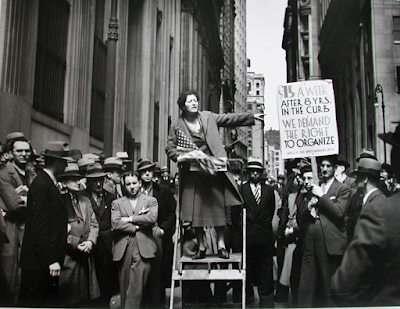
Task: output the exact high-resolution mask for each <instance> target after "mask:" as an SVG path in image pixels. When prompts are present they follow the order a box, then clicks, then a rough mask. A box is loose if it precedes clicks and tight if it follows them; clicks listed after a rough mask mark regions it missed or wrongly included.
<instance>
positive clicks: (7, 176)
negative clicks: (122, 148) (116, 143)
mask: <svg viewBox="0 0 400 309" xmlns="http://www.w3.org/2000/svg"><path fill="white" fill-rule="evenodd" d="M0 160H1V163H0V165H1V166H0V211H1V215H0V305H1V306H16V305H17V306H24V307H25V306H26V307H43V306H45V307H102V308H108V307H110V306H111V307H115V308H117V307H125V308H141V307H143V306H147V307H149V308H161V307H163V306H165V305H166V304H165V298H166V297H165V288H166V287H168V286H170V282H171V270H172V254H173V243H172V236H173V234H174V231H175V222H176V213H175V212H176V200H175V198H174V192H173V189H174V181H173V179H172V177H171V176H170V175H169V169H168V168H167V167H166V166H164V167H162V168H160V167H159V166H158V164H157V163H156V162H150V161H149V160H148V159H146V158H142V159H140V160H139V161H138V162H137V171H136V172H132V171H131V168H130V166H132V161H131V160H129V159H128V155H127V153H123V152H121V153H117V154H116V156H115V157H109V158H102V157H101V156H99V155H96V154H92V153H90V154H82V153H81V151H79V150H76V149H75V150H70V149H69V147H68V144H67V143H64V142H56V141H55V142H49V143H48V145H47V147H46V149H45V151H43V152H42V153H41V154H40V155H38V154H36V153H35V151H34V150H33V149H32V146H31V145H30V143H29V141H28V140H27V138H26V137H25V136H24V134H23V133H21V132H13V133H10V134H8V135H7V137H6V141H5V144H3V145H1V149H0Z"/></svg>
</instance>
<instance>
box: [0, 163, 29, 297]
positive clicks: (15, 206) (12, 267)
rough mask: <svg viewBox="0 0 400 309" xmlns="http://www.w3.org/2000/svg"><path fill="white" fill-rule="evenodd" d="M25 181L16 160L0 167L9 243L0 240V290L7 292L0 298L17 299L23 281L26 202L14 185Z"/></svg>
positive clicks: (0, 183) (0, 196) (3, 207)
mask: <svg viewBox="0 0 400 309" xmlns="http://www.w3.org/2000/svg"><path fill="white" fill-rule="evenodd" d="M28 177H29V176H28ZM30 181H31V179H29V182H30ZM22 185H23V183H22V181H21V179H20V177H19V175H18V172H17V170H16V169H15V167H14V165H13V164H11V163H8V164H5V165H4V166H3V167H2V168H1V169H0V198H1V199H2V201H3V203H1V204H0V208H1V211H2V212H3V213H4V221H5V230H6V234H7V237H8V240H9V242H8V243H4V244H0V290H1V291H2V292H0V293H3V292H4V295H2V297H0V298H1V299H2V300H3V301H8V302H11V303H16V302H17V300H18V295H19V288H20V283H21V269H20V267H19V261H20V255H21V245H22V238H23V236H24V231H25V210H26V204H25V203H24V202H23V201H22V199H21V197H20V196H19V195H18V194H17V193H16V192H15V189H16V188H17V187H19V186H22Z"/></svg>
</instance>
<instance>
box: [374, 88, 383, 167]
mask: <svg viewBox="0 0 400 309" xmlns="http://www.w3.org/2000/svg"><path fill="white" fill-rule="evenodd" d="M378 93H380V94H381V98H382V103H381V108H382V119H383V134H385V133H386V121H385V101H384V99H383V87H382V86H381V85H380V84H378V85H376V87H375V107H379V101H378ZM383 151H384V155H385V163H386V142H383Z"/></svg>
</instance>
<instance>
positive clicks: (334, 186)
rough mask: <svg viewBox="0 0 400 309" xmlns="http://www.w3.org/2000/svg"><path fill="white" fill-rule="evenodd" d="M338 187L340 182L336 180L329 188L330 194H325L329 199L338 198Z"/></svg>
mask: <svg viewBox="0 0 400 309" xmlns="http://www.w3.org/2000/svg"><path fill="white" fill-rule="evenodd" d="M338 186H339V182H338V181H337V180H336V179H334V180H333V182H332V185H331V186H330V187H329V190H328V192H326V193H325V194H326V195H327V196H329V197H331V196H336V191H337V188H338Z"/></svg>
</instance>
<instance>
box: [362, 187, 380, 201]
mask: <svg viewBox="0 0 400 309" xmlns="http://www.w3.org/2000/svg"><path fill="white" fill-rule="evenodd" d="M381 193H382V192H381V190H379V189H378V190H375V191H374V192H372V193H371V194H370V195H369V196H368V198H367V200H366V201H365V204H364V205H366V204H368V203H371V202H372V200H373V199H374V198H375V197H376V196H377V195H379V194H381Z"/></svg>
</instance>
